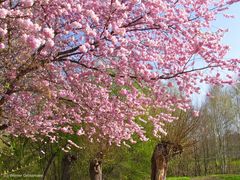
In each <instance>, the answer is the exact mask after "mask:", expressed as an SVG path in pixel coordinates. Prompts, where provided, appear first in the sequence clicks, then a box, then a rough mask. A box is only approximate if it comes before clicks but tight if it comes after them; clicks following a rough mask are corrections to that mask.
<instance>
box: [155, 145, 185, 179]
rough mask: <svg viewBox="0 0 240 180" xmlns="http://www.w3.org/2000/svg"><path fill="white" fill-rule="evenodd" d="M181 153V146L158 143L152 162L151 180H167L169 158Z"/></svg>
mask: <svg viewBox="0 0 240 180" xmlns="http://www.w3.org/2000/svg"><path fill="white" fill-rule="evenodd" d="M180 153H182V146H181V145H178V144H176V143H171V142H169V141H162V142H160V143H158V144H157V145H156V147H155V149H154V152H153V155H152V160H151V168H152V173H151V180H166V179H167V168H168V161H169V158H170V157H173V156H175V155H177V154H180Z"/></svg>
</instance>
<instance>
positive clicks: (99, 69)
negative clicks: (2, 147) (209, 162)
mask: <svg viewBox="0 0 240 180" xmlns="http://www.w3.org/2000/svg"><path fill="white" fill-rule="evenodd" d="M235 2H237V1H236V0H235V1H234V0H219V1H217V0H205V1H202V0H195V1H193V0H148V1H145V0H131V1H130V0H105V1H101V0H88V1H85V0H66V1H59V0H51V1H50V0H15V1H14V0H0V81H1V84H0V93H1V94H0V113H1V124H2V126H1V129H4V131H6V132H8V133H10V134H13V135H16V136H18V135H24V136H27V137H31V138H33V139H36V138H37V137H46V136H48V137H49V138H51V140H52V141H53V142H55V141H57V140H58V138H57V136H55V135H54V134H56V133H57V132H62V133H67V134H77V135H79V136H82V135H84V136H87V137H89V138H90V140H101V139H102V138H104V139H107V140H108V141H109V143H116V144H119V145H120V144H121V143H123V142H125V141H130V142H134V139H133V138H132V135H135V134H137V135H138V137H139V138H140V139H141V140H147V137H146V136H145V130H144V128H143V127H141V125H140V124H139V123H137V122H139V121H140V120H141V118H138V117H139V116H140V115H142V114H147V115H149V118H148V121H149V122H151V123H152V124H153V127H154V131H153V133H154V135H156V136H158V135H160V134H161V133H164V130H163V129H162V128H163V125H164V122H170V121H172V120H174V117H172V116H171V115H170V113H171V111H174V108H180V109H183V110H185V109H188V108H189V103H190V96H191V94H193V93H198V92H199V90H200V87H199V86H200V83H207V84H222V83H229V84H231V83H232V77H231V76H230V75H227V76H226V77H222V76H221V75H220V73H216V72H217V71H218V70H227V71H234V70H239V66H238V63H239V59H229V60H226V59H224V56H225V54H226V53H227V52H228V49H229V47H228V46H226V45H222V44H221V43H220V41H221V39H222V37H223V35H224V32H225V30H223V29H219V30H215V31H213V30H212V29H211V26H210V25H211V22H212V21H213V20H214V19H215V17H216V15H217V14H218V13H221V12H222V11H224V10H226V9H227V8H228V7H229V6H230V5H231V4H233V3H235ZM237 68H238V69H237ZM223 78H224V80H223ZM173 88H174V89H177V90H179V92H180V95H178V96H175V95H173V93H171V89H173ZM150 107H151V108H156V109H164V111H162V113H160V114H157V115H156V114H155V115H154V116H151V113H149V111H150ZM73 127H75V128H73ZM72 143H73V142H72Z"/></svg>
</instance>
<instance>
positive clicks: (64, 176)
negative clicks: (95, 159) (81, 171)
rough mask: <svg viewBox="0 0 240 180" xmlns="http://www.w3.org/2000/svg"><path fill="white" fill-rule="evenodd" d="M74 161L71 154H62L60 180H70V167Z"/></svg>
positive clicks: (74, 158)
mask: <svg viewBox="0 0 240 180" xmlns="http://www.w3.org/2000/svg"><path fill="white" fill-rule="evenodd" d="M75 160H76V157H75V156H73V155H71V154H68V153H66V154H64V156H63V159H62V172H61V180H70V178H71V166H72V163H73V161H75Z"/></svg>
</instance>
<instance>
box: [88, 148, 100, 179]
mask: <svg viewBox="0 0 240 180" xmlns="http://www.w3.org/2000/svg"><path fill="white" fill-rule="evenodd" d="M102 159H103V153H102V152H99V153H97V155H96V158H94V159H92V160H91V161H90V166H89V174H90V179H91V180H102V179H103V177H102Z"/></svg>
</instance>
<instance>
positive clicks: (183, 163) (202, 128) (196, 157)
mask: <svg viewBox="0 0 240 180" xmlns="http://www.w3.org/2000/svg"><path fill="white" fill-rule="evenodd" d="M239 107H240V88H239V86H238V87H232V88H220V87H213V88H211V90H210V93H209V96H208V98H207V99H206V101H205V103H204V104H202V106H201V109H200V116H199V123H198V128H197V129H196V130H195V131H193V132H192V136H191V137H192V138H193V139H194V140H195V141H196V143H195V144H194V145H193V146H192V147H191V148H190V149H189V150H186V151H185V152H184V153H183V154H182V156H179V157H178V158H176V159H175V160H173V161H172V162H171V165H170V166H169V175H174V176H178V175H190V176H200V175H207V174H218V173H219V174H230V173H239V172H240V118H239V117H240V111H239V110H240V108H239Z"/></svg>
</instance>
